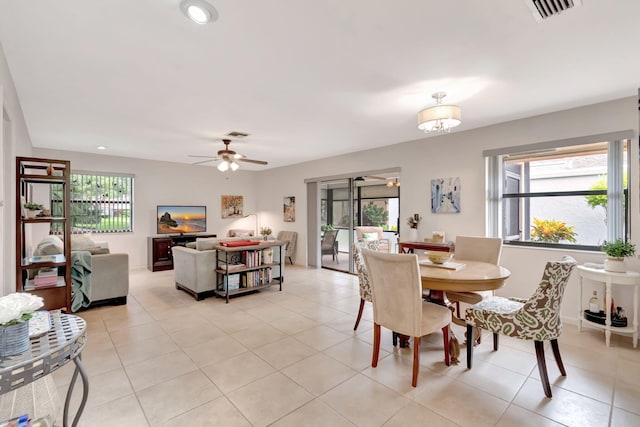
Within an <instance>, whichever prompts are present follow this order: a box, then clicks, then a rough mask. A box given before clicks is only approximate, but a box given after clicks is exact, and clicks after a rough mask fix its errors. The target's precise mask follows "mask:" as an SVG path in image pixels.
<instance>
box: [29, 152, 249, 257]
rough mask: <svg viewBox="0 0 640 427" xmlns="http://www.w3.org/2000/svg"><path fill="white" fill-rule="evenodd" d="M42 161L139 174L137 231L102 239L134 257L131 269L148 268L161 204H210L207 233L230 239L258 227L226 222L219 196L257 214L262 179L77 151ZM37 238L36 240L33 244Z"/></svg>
mask: <svg viewBox="0 0 640 427" xmlns="http://www.w3.org/2000/svg"><path fill="white" fill-rule="evenodd" d="M33 151H34V155H36V156H39V157H46V158H54V159H65V160H70V161H71V170H72V171H75V170H78V171H80V170H85V171H93V172H112V173H129V174H134V175H135V178H134V199H135V204H134V214H133V221H134V223H133V224H134V232H133V233H113V234H97V235H95V236H94V238H95V240H103V241H107V242H108V243H109V249H110V251H111V252H112V253H116V252H126V253H128V254H129V267H130V268H137V267H146V265H147V238H148V237H149V236H155V235H156V206H157V205H182V204H185V205H206V206H207V234H212V233H213V234H217V235H218V236H226V235H227V231H228V230H229V229H230V228H249V229H253V228H254V227H255V218H254V217H249V218H246V219H222V215H221V210H220V196H222V195H242V196H244V212H245V213H253V212H256V207H257V200H256V194H257V193H258V189H257V187H256V180H257V175H256V174H255V173H251V172H246V171H242V170H239V171H237V172H234V173H232V174H228V175H223V174H221V173H220V172H219V171H218V170H217V169H216V168H215V167H210V166H195V165H186V164H177V163H169V162H158V161H151V160H140V159H132V158H126V157H115V156H108V155H102V154H87V153H79V152H73V151H59V150H45V149H37V148H35V149H34V150H33ZM36 238H37V237H36V236H34V239H36Z"/></svg>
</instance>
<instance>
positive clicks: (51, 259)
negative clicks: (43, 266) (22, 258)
mask: <svg viewBox="0 0 640 427" xmlns="http://www.w3.org/2000/svg"><path fill="white" fill-rule="evenodd" d="M60 256H61V255H39V256H32V257H29V258H27V261H28V262H30V263H32V262H56V261H58V260H59V259H60V258H59V257H60Z"/></svg>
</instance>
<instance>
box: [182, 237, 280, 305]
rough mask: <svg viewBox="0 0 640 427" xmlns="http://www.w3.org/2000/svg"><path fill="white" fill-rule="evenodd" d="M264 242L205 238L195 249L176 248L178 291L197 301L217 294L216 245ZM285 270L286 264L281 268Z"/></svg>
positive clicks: (198, 239)
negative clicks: (235, 241) (232, 242)
mask: <svg viewBox="0 0 640 427" xmlns="http://www.w3.org/2000/svg"><path fill="white" fill-rule="evenodd" d="M238 239H246V240H263V238H262V237H247V236H238V237H224V238H218V237H205V238H197V239H196V242H195V248H190V247H185V246H174V247H173V248H172V250H171V251H172V252H173V274H174V279H175V286H176V289H179V290H183V291H185V292H187V293H189V294H191V295H192V296H193V297H194V298H195V299H196V301H200V300H201V299H203V298H206V297H208V296H212V295H214V294H215V292H214V291H215V288H216V272H215V268H216V263H217V259H218V257H217V251H216V250H215V249H213V246H214V245H217V244H219V243H220V242H223V241H229V240H238ZM273 249H274V254H273V258H274V259H278V257H279V256H280V253H279V252H278V251H279V248H273ZM280 268H284V264H283V265H282V266H280Z"/></svg>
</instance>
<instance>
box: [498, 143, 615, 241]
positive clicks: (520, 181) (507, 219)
mask: <svg viewBox="0 0 640 427" xmlns="http://www.w3.org/2000/svg"><path fill="white" fill-rule="evenodd" d="M594 148H596V147H591V150H589V151H587V152H584V153H574V154H570V155H556V156H553V155H549V154H548V153H546V154H541V155H536V156H529V157H527V158H520V159H514V160H506V161H505V178H506V179H505V187H506V188H505V190H504V192H505V193H512V194H513V193H520V194H521V196H519V197H516V198H505V199H504V200H503V214H504V236H505V239H511V240H520V241H531V242H540V243H564V244H576V245H590V246H599V245H601V244H602V242H603V241H604V240H606V237H607V195H606V190H607V151H606V145H605V146H604V150H602V149H599V150H595V149H594ZM626 154H627V151H626V149H625V151H624V157H625V160H624V165H625V166H626V164H627V161H626ZM623 176H624V188H625V189H626V188H627V180H626V168H625V170H624V175H623ZM594 190H600V191H601V193H604V194H581V193H587V192H590V193H593V192H594ZM569 192H571V193H569ZM534 193H538V195H540V193H543V195H542V196H541V197H528V196H525V195H526V194H534ZM576 193H578V194H577V195H576ZM625 194H626V193H625Z"/></svg>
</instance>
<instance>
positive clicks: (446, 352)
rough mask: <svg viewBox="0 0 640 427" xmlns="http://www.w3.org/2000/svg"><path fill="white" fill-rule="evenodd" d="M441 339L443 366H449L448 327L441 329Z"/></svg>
mask: <svg viewBox="0 0 640 427" xmlns="http://www.w3.org/2000/svg"><path fill="white" fill-rule="evenodd" d="M442 338H443V340H444V364H445V365H447V366H451V351H450V349H449V325H447V326H445V327H444V328H442Z"/></svg>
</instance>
